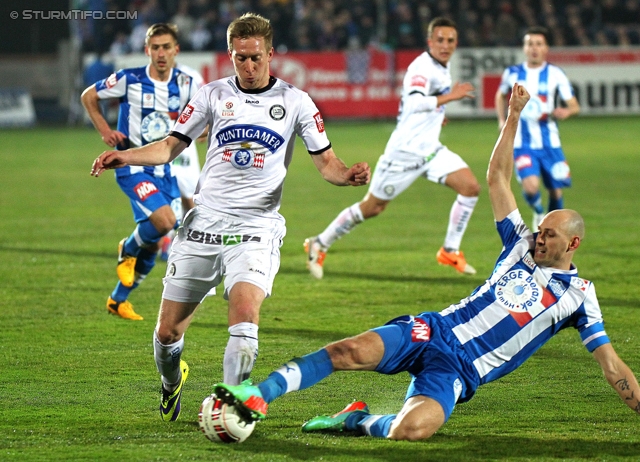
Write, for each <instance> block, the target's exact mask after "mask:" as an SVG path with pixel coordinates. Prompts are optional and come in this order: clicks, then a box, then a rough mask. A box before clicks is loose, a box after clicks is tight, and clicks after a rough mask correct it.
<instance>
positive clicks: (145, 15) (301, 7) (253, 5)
mask: <svg viewBox="0 0 640 462" xmlns="http://www.w3.org/2000/svg"><path fill="white" fill-rule="evenodd" d="M75 3H76V4H75V6H74V7H75V8H77V9H87V10H94V11H95V10H100V11H104V12H106V11H130V12H136V14H135V15H131V16H135V18H136V19H131V20H124V19H123V20H112V21H92V20H91V19H88V20H84V21H81V22H78V23H77V24H75V26H74V33H75V34H77V35H78V37H79V39H80V40H81V43H82V47H83V50H84V51H85V52H96V53H99V54H102V53H110V54H112V55H120V54H128V53H132V52H140V51H142V50H143V47H144V36H145V32H146V30H147V28H148V27H149V26H150V25H151V24H153V23H157V22H171V23H174V24H176V25H177V26H178V29H179V31H180V46H181V49H182V50H183V51H225V50H226V49H227V43H226V29H227V26H228V25H229V22H231V21H232V20H233V19H234V18H236V17H238V16H240V15H241V14H243V13H245V12H247V11H252V12H256V13H259V14H262V15H263V16H265V17H267V18H269V19H270V20H271V22H272V24H273V26H274V29H275V37H274V47H275V48H276V50H277V51H278V52H280V53H282V52H286V51H289V50H291V51H305V50H307V51H310V50H313V51H336V50H347V49H354V48H355V49H357V48H366V47H368V46H370V45H375V46H380V47H388V48H391V49H411V48H423V47H424V43H425V41H424V37H425V29H426V25H427V23H428V22H429V21H430V20H431V19H432V18H434V17H436V16H447V17H449V18H451V19H453V20H454V21H456V23H457V24H458V28H459V31H460V34H459V46H461V47H494V46H520V45H521V44H522V35H523V33H524V31H525V30H526V28H527V27H529V26H533V25H543V26H546V27H548V28H549V31H550V42H551V43H550V44H551V45H552V46H628V45H639V44H640V0H75Z"/></svg>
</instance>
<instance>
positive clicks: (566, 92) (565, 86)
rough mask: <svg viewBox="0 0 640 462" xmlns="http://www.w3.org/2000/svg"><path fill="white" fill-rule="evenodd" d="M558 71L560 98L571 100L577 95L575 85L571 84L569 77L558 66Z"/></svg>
mask: <svg viewBox="0 0 640 462" xmlns="http://www.w3.org/2000/svg"><path fill="white" fill-rule="evenodd" d="M556 73H557V81H558V93H559V94H560V98H562V100H563V101H567V100H570V99H571V98H573V97H574V96H575V93H574V92H573V87H572V86H571V82H570V81H569V78H568V77H567V75H566V74H565V73H564V72H563V71H562V70H561V69H560V68H556Z"/></svg>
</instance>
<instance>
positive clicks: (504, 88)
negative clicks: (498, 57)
mask: <svg viewBox="0 0 640 462" xmlns="http://www.w3.org/2000/svg"><path fill="white" fill-rule="evenodd" d="M509 75H511V68H509V67H508V68H506V69H505V70H504V72H503V73H502V78H501V79H500V85H499V86H498V89H499V90H500V93H502V94H503V95H507V94H509V92H510V91H511V87H512V86H513V85H511V82H510V80H509Z"/></svg>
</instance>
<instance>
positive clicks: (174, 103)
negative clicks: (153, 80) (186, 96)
mask: <svg viewBox="0 0 640 462" xmlns="http://www.w3.org/2000/svg"><path fill="white" fill-rule="evenodd" d="M167 107H168V108H169V110H170V111H174V112H175V111H177V110H178V109H180V97H179V96H176V95H173V96H169V99H168V100H167Z"/></svg>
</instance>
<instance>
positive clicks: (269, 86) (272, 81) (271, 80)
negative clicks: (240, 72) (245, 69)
mask: <svg viewBox="0 0 640 462" xmlns="http://www.w3.org/2000/svg"><path fill="white" fill-rule="evenodd" d="M277 80H278V79H276V78H275V77H274V76H272V75H270V76H269V83H268V84H267V86H266V87H262V88H258V89H255V90H247V89H246V88H242V87H241V86H240V82H239V81H238V77H237V76H236V87H238V90H240V91H241V92H242V93H247V94H250V95H255V94H258V93H264V92H265V91H269V90H271V89H272V88H273V86H274V85H275V84H276V81H277Z"/></svg>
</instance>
